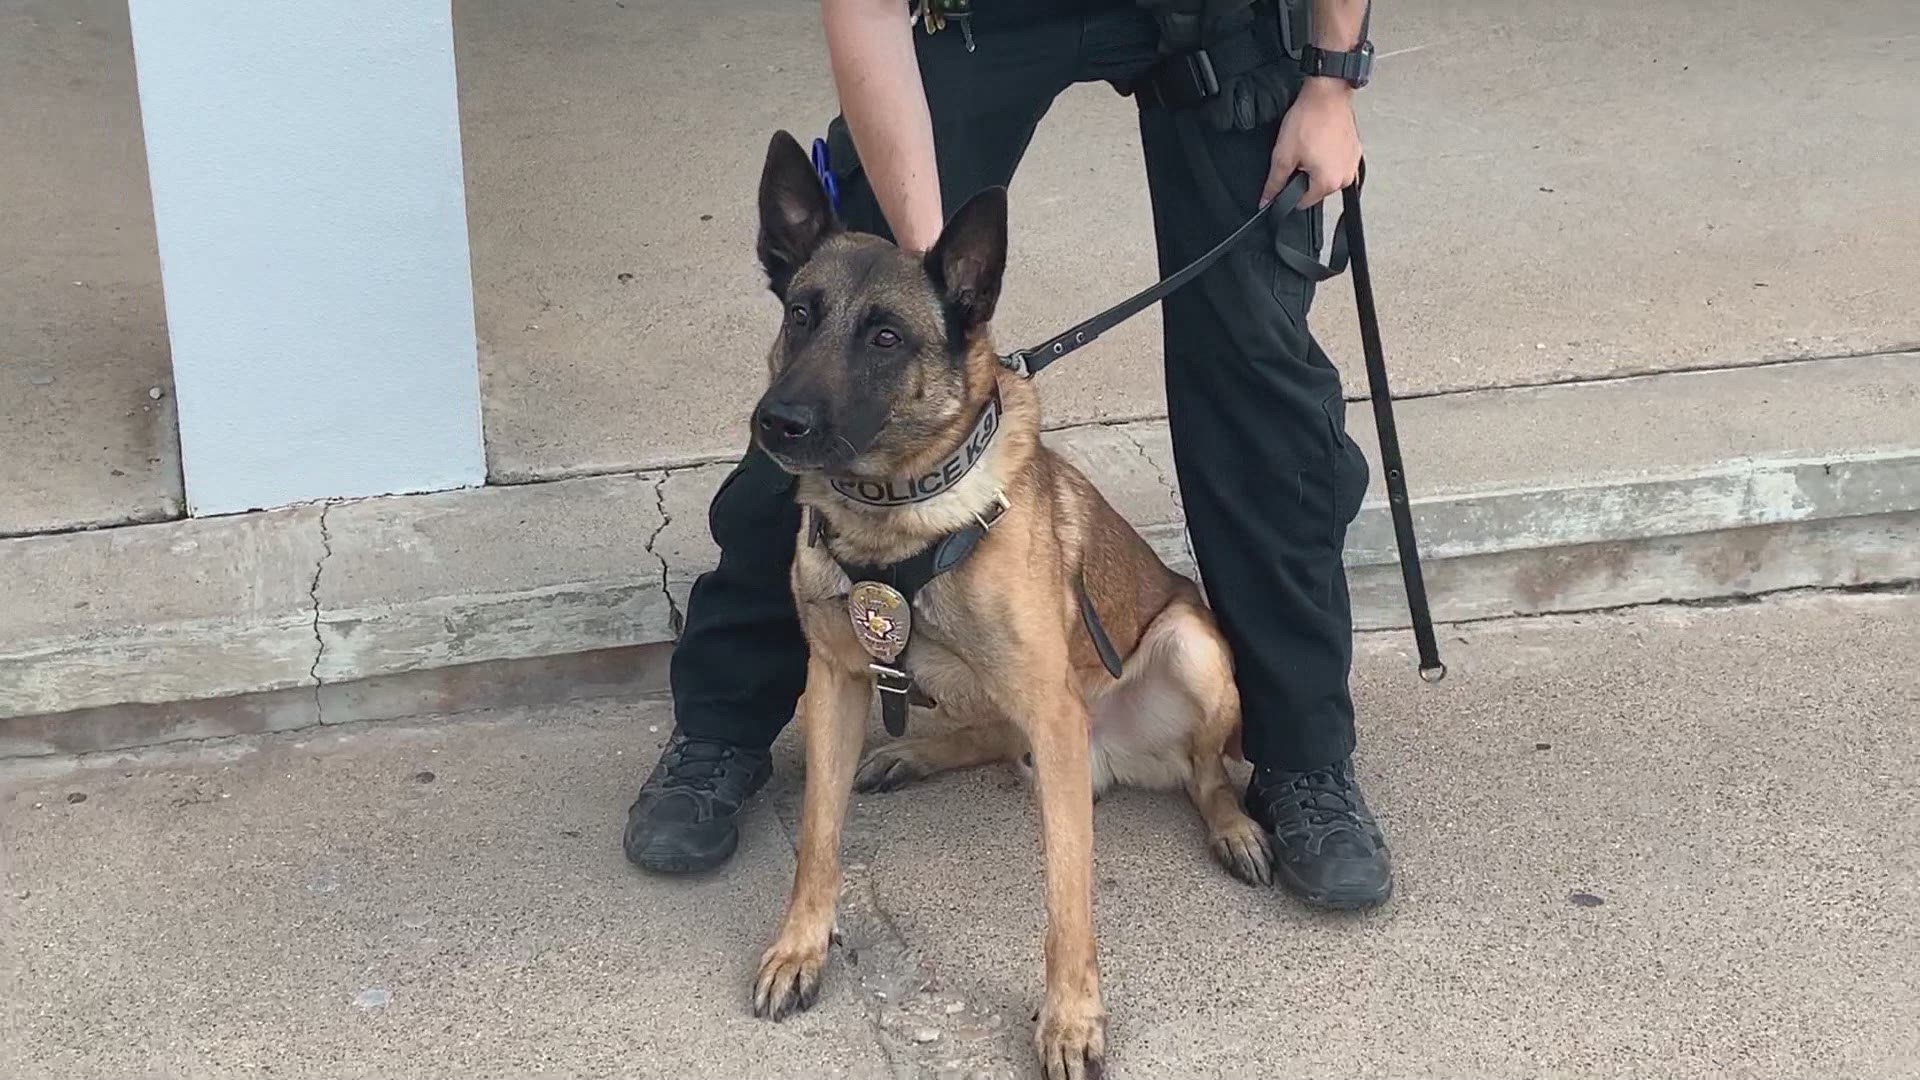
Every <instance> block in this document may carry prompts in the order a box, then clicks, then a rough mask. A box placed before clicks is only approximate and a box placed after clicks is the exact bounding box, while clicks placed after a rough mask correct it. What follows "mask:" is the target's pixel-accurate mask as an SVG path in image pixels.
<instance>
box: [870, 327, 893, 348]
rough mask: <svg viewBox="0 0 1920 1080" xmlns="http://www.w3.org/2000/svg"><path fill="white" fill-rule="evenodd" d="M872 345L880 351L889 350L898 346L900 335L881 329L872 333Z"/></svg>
mask: <svg viewBox="0 0 1920 1080" xmlns="http://www.w3.org/2000/svg"><path fill="white" fill-rule="evenodd" d="M873 343H874V344H875V345H877V346H879V347H880V348H882V349H891V348H893V347H894V346H895V345H898V344H900V335H899V334H896V333H894V332H893V331H891V330H888V329H886V328H884V327H882V328H881V329H879V330H875V331H874V332H873Z"/></svg>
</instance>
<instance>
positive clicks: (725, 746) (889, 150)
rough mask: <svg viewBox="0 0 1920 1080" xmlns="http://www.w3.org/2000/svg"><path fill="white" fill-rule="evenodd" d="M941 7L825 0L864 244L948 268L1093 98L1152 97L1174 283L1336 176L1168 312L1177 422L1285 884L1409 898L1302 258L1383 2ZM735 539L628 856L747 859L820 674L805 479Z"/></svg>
mask: <svg viewBox="0 0 1920 1080" xmlns="http://www.w3.org/2000/svg"><path fill="white" fill-rule="evenodd" d="M916 2H917V3H919V4H921V5H922V6H925V5H929V4H930V5H931V6H932V8H933V10H932V11H918V12H917V17H916V18H914V19H913V20H912V21H910V19H909V12H908V11H907V10H904V9H903V6H902V0H822V18H823V23H824V26H825V31H826V40H827V45H828V50H829V54H830V56H831V64H832V70H833V77H834V81H835V84H836V86H837V89H838V91H839V97H840V102H841V108H842V115H841V116H840V117H838V118H836V119H835V120H834V121H833V122H832V124H831V125H830V126H829V129H828V139H829V146H830V150H831V158H832V161H833V165H834V168H835V172H836V180H837V182H838V184H839V187H840V190H841V193H842V204H843V214H844V217H845V218H846V221H847V224H848V225H849V227H851V228H854V229H857V230H862V231H867V232H873V233H877V234H880V235H882V236H887V237H889V238H890V239H894V240H895V241H896V242H898V243H899V244H901V245H902V246H903V247H905V248H908V249H911V250H922V251H924V250H926V249H927V248H929V247H930V246H931V245H932V244H933V242H934V240H935V239H936V238H937V237H938V235H939V233H940V229H941V226H942V224H943V220H944V218H943V210H944V209H949V208H954V207H958V206H959V205H960V204H961V203H962V202H963V201H965V199H966V198H967V197H968V196H969V195H971V194H973V193H974V192H976V191H978V190H980V189H981V188H984V187H987V186H989V185H995V184H1007V183H1009V182H1010V181H1011V180H1012V178H1013V175H1014V171H1015V169H1016V168H1017V167H1018V165H1019V163H1020V159H1021V157H1022V154H1023V153H1024V151H1025V150H1026V148H1027V145H1028V142H1029V140H1030V138H1031V137H1032V135H1033V133H1034V130H1035V128H1036V126H1037V125H1038V124H1039V123H1040V120H1041V118H1042V117H1043V116H1044V115H1045V114H1046V112H1047V109H1048V107H1049V106H1050V105H1051V103H1052V102H1053V99H1054V97H1055V96H1056V95H1058V94H1059V93H1060V92H1061V91H1062V90H1065V89H1066V88H1067V87H1069V86H1070V85H1072V84H1075V83H1080V82H1091V81H1104V82H1108V83H1110V84H1111V85H1113V86H1114V87H1115V88H1116V89H1118V90H1119V91H1120V92H1121V93H1123V94H1126V95H1128V96H1130V97H1131V98H1132V99H1133V101H1134V102H1135V105H1136V107H1137V110H1138V116H1139V128H1140V140H1141V145H1142V150H1143V152H1144V156H1145V163H1146V174H1147V182H1148V186H1149V190H1150V193H1151V198H1152V204H1153V222H1154V233H1155V238H1156V243H1157V250H1158V257H1159V263H1160V271H1161V273H1162V274H1163V275H1165V274H1169V273H1172V272H1173V271H1175V270H1177V269H1178V268H1179V267H1181V266H1183V265H1185V264H1187V263H1188V262H1191V261H1192V260H1193V259H1195V258H1196V257H1198V256H1199V255H1201V254H1203V253H1204V252H1205V251H1206V250H1207V249H1208V248H1210V247H1212V246H1213V245H1214V244H1215V243H1217V242H1218V241H1219V240H1220V239H1221V238H1222V237H1224V236H1226V235H1227V234H1228V233H1230V232H1231V231H1233V229H1234V228H1235V227H1237V226H1238V225H1240V224H1241V223H1242V222H1244V221H1245V220H1246V218H1247V217H1248V216H1249V215H1250V214H1252V213H1253V211H1254V210H1255V208H1256V207H1257V206H1259V205H1262V204H1263V203H1264V202H1265V201H1266V200H1268V199H1270V198H1271V197H1272V196H1273V195H1274V194H1275V193H1277V192H1278V191H1279V190H1280V188H1281V187H1282V186H1283V185H1284V184H1285V183H1286V181H1287V180H1288V179H1289V178H1290V177H1291V176H1292V174H1293V173H1294V172H1295V171H1304V172H1306V173H1307V174H1308V175H1309V177H1310V179H1311V182H1312V183H1311V187H1310V189H1309V191H1308V193H1307V196H1306V198H1305V200H1303V208H1302V209H1299V210H1296V211H1295V212H1293V213H1291V214H1289V215H1286V216H1284V217H1282V216H1280V215H1274V216H1272V217H1271V218H1270V219H1269V225H1270V228H1269V229H1268V232H1267V233H1266V234H1264V235H1263V236H1261V237H1259V238H1250V239H1249V240H1247V241H1245V242H1243V244H1242V246H1241V247H1240V248H1239V249H1237V250H1236V251H1235V252H1234V253H1233V254H1232V255H1231V256H1229V257H1228V258H1226V259H1223V260H1221V261H1220V262H1219V263H1217V264H1215V265H1214V266H1213V267H1212V268H1210V269H1209V270H1208V271H1207V272H1206V273H1205V274H1203V275H1201V276H1200V277H1199V278H1197V279H1196V280H1195V281H1193V282H1192V283H1190V284H1189V285H1187V286H1186V287H1185V288H1183V289H1181V290H1179V291H1178V292H1175V293H1174V294H1173V295H1172V296H1170V297H1169V298H1167V299H1166V300H1165V301H1164V306H1163V309H1162V315H1163V327H1164V341H1163V345H1164V352H1165V357H1164V370H1165V378H1166V397H1167V412H1168V418H1169V422H1170V425H1171V429H1172V437H1173V449H1174V457H1175V466H1176V472H1177V476H1178V481H1179V484H1180V489H1181V494H1182V497H1183V502H1184V505H1185V510H1186V515H1187V526H1188V531H1189V535H1190V536H1191V538H1192V542H1193V549H1194V554H1195V556H1196V559H1197V561H1198V564H1199V569H1200V573H1201V577H1202V580H1203V581H1204V582H1205V583H1206V586H1207V592H1208V595H1209V598H1210V600H1211V602H1212V603H1213V606H1214V608H1215V610H1216V611H1217V612H1218V613H1219V617H1220V621H1221V625H1222V628H1223V630H1224V631H1225V633H1226V636H1227V639H1228V642H1229V644H1230V645H1231V647H1232V649H1233V651H1234V655H1235V663H1236V667H1237V678H1238V682H1239V687H1240V692H1241V696H1242V699H1243V708H1244V716H1245V733H1244V746H1245V751H1246V754H1247V757H1248V759H1249V761H1251V762H1252V763H1253V765H1254V773H1253V777H1252V781H1251V782H1250V784H1249V785H1248V789H1247V791H1246V794H1245V802H1246V807H1247V810H1248V813H1249V814H1250V815H1251V816H1252V817H1253V818H1254V820H1256V821H1258V822H1260V823H1261V824H1262V825H1263V826H1264V827H1266V828H1267V829H1269V830H1270V831H1271V832H1272V834H1273V839H1274V842H1275V867H1274V869H1275V880H1276V881H1278V882H1281V883H1282V884H1284V885H1285V886H1286V887H1287V888H1288V889H1289V890H1290V891H1291V892H1293V893H1294V894H1295V895H1296V896H1298V897H1300V898H1301V899H1302V900H1304V901H1306V902H1308V903H1311V904H1315V905H1319V906H1326V907H1336V908H1358V907H1367V906H1371V905H1374V904H1378V903H1380V902H1382V901H1384V900H1385V899H1386V898H1387V897H1388V895H1389V893H1390V892H1391V888H1392V874H1391V870H1390V867H1389V861H1388V853H1387V846H1386V842H1385V840H1384V838H1383V836H1382V835H1381V832H1380V829H1379V827H1378V825H1377V824H1376V822H1375V820H1374V817H1373V815H1372V813H1371V811H1370V810H1369V808H1368V805H1367V802H1366V800H1365V798H1364V797H1363V796H1362V794H1361V791H1360V788H1359V786H1358V784H1357V783H1356V781H1355V778H1354V774H1353V770H1352V766H1351V761H1350V759H1351V755H1352V753H1353V750H1354V710H1353V700H1352V697H1351V696H1350V693H1349V688H1348V676H1349V667H1350V663H1351V659H1352V635H1353V626H1352V617H1351V613H1350V607H1349V601H1348V594H1347V579H1346V573H1345V568H1344V566H1343V564H1342V561H1341V548H1342V546H1343V541H1344V537H1345V534H1346V529H1347V526H1348V524H1349V523H1350V522H1351V521H1352V519H1353V517H1354V515H1355V514H1356V513H1357V512H1358V510H1359V508H1360V503H1361V499H1362V497H1363V495H1364V494H1365V491H1366V488H1367V482H1368V475H1367V471H1368V470H1367V463H1366V459H1365V458H1364V457H1363V456H1362V454H1361V452H1360V450H1359V448H1358V447H1357V446H1356V445H1355V444H1354V442H1353V441H1352V439H1350V438H1349V437H1348V435H1347V433H1346V428H1345V403H1344V399H1343V397H1342V395H1341V380H1340V376H1339V374H1338V372H1337V371H1336V370H1335V368H1334V366H1333V364H1332V362H1331V361H1329V360H1328V358H1327V356H1326V354H1325V353H1324V352H1322V351H1321V347H1320V345H1319V344H1318V343H1317V342H1316V341H1315V340H1314V337H1313V335H1312V334H1311V333H1309V331H1308V329H1307V310H1308V307H1309V305H1310V303H1311V300H1312V297H1313V290H1314V284H1313V282H1312V281H1311V280H1309V279H1308V277H1306V276H1304V275H1303V274H1302V273H1299V272H1296V271H1294V270H1292V269H1290V268H1289V266H1288V264H1289V263H1290V262H1291V263H1292V264H1293V265H1295V266H1298V265H1300V260H1299V259H1298V258H1290V259H1289V258H1282V257H1281V256H1282V253H1283V252H1284V253H1285V254H1287V255H1292V254H1293V253H1294V252H1297V253H1301V254H1305V255H1306V256H1308V257H1309V258H1311V257H1314V256H1315V255H1316V253H1317V252H1318V249H1319V240H1320V238H1321V236H1322V235H1323V224H1324V223H1323V218H1322V215H1323V214H1324V205H1323V200H1324V199H1325V197H1326V196H1327V195H1329V194H1331V193H1332V192H1334V191H1337V190H1339V189H1340V188H1342V187H1344V186H1346V185H1348V184H1349V183H1351V182H1352V181H1353V180H1354V179H1355V178H1356V174H1357V172H1358V167H1359V162H1360V139H1359V135H1358V132H1357V130H1356V127H1355V121H1354V113H1353V104H1352V100H1353V96H1354V94H1355V92H1356V90H1357V89H1358V88H1359V87H1361V86H1364V85H1365V82H1366V76H1367V72H1368V67H1369V64H1370V59H1371V46H1370V45H1369V44H1367V43H1366V42H1365V32H1366V23H1367V21H1368V19H1367V16H1368V14H1369V13H1368V9H1367V0H916ZM943 13H944V16H945V17H944V18H943V17H942V14H943ZM856 147H857V150H856ZM1089 220H1091V218H1089ZM1287 248H1291V249H1292V252H1285V249H1287ZM709 524H710V527H711V528H712V531H713V536H714V538H715V540H716V541H717V542H718V544H719V546H720V560H719V565H718V567H717V568H716V569H714V570H713V571H712V572H711V573H708V574H706V575H704V576H703V577H701V578H700V579H699V580H698V581H697V582H696V583H695V585H694V588H693V591H692V597H691V601H690V604H689V607H688V610H687V618H686V623H685V627H684V630H683V634H682V637H681V641H680V643H679V646H678V648H677V649H676V651H675V653H674V657H673V662H672V671H671V675H672V685H673V697H674V707H675V710H676V725H675V731H674V734H673V736H672V740H671V742H670V743H669V745H668V746H667V748H666V750H665V752H664V753H663V754H662V756H661V758H660V760H659V762H658V764H657V765H656V766H655V767H654V769H653V772H652V774H651V775H650V776H648V777H647V779H646V780H645V782H644V784H643V785H642V787H641V789H640V795H639V798H638V799H637V800H636V801H635V802H634V804H633V806H632V808H631V810H630V811H629V813H628V824H627V830H626V834H625V848H626V852H627V856H628V858H629V859H631V860H632V861H633V862H635V863H636V864H638V865H640V866H642V867H645V868H647V869H649V870H654V871H659V872H667V873H684V872H690V871H696V870H703V869H706V868H709V867H712V866H715V865H718V864H719V863H721V862H723V861H725V860H726V859H727V858H728V857H729V856H731V855H732V853H733V851H734V848H735V845H736V843H737V841H738V835H739V834H738V829H737V827H736V823H735V819H736V816H737V815H738V814H739V812H740V811H741V808H742V806H743V804H744V803H746V802H747V800H748V799H749V798H750V797H751V796H752V795H753V794H754V793H755V792H756V791H758V790H759V789H760V788H761V786H762V785H763V784H765V783H766V781H767V779H768V777H769V775H770V773H771V761H770V755H769V752H768V747H769V746H770V745H771V743H772V742H773V740H774V738H775V736H776V735H777V734H778V733H779V732H780V730H781V729H782V728H783V727H784V726H785V724H786V723H787V721H788V720H789V719H790V718H791V716H792V714H793V710H794V706H795V704H796V702H797V699H798V698H799V695H800V693H801V691H802V689H803V687H804V683H805V678H806V643H805V640H804V638H803V637H802V636H801V631H800V627H799V623H798V620H797V618H796V616H795V613H794V608H793V601H792V599H791V597H790V595H789V593H788V582H787V567H788V564H789V562H790V560H791V558H792V554H793V545H794V542H795V537H796V534H797V532H798V526H799V511H798V509H797V507H796V505H795V503H794V501H793V497H792V490H791V480H790V479H789V478H788V477H787V476H786V474H784V473H782V472H781V471H780V470H779V469H778V468H777V467H775V466H774V465H773V464H772V462H771V461H769V460H768V459H767V458H765V457H764V456H763V455H760V454H758V453H757V452H752V451H749V453H748V455H747V457H746V458H745V460H744V461H742V463H741V464H740V465H739V466H738V467H737V468H736V469H735V470H734V471H733V472H732V473H731V474H730V475H729V476H728V477H727V479H726V480H725V481H724V483H723V484H722V485H721V487H720V490H719V492H718V493H717V494H716V495H715V497H714V500H713V503H712V505H711V507H710V510H709Z"/></svg>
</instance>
